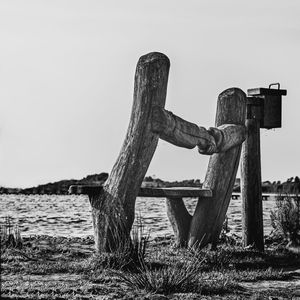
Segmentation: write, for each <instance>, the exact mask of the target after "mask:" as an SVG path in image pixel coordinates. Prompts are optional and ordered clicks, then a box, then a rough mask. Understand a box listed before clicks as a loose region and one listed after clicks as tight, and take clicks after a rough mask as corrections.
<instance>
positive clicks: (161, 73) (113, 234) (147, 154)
mask: <svg viewBox="0 0 300 300" xmlns="http://www.w3.org/2000/svg"><path fill="white" fill-rule="evenodd" d="M169 67H170V62H169V59H168V58H167V56H165V55H164V54H162V53H156V52H154V53H149V54H147V55H144V56H142V57H141V58H140V59H139V62H138V64H137V67H136V73H135V86H134V97H133V98H134V99H133V106H132V112H131V118H130V122H129V127H128V130H127V134H126V137H125V141H124V143H123V146H122V149H121V152H120V154H119V157H118V159H117V161H116V163H115V165H114V166H113V169H112V171H111V172H110V175H109V177H108V179H107V181H106V182H105V184H104V186H103V188H102V189H101V190H100V191H99V193H96V194H95V195H93V196H91V197H90V203H91V206H92V217H93V225H94V236H95V247H96V251H97V252H103V251H113V250H114V249H116V247H120V246H121V247H122V245H120V244H119V245H118V243H120V242H123V240H128V239H129V238H130V230H131V227H132V224H133V221H134V215H135V200H136V197H137V195H138V193H139V190H140V187H141V184H142V181H143V179H144V177H145V174H146V172H147V169H148V167H149V164H150V162H151V159H152V157H153V154H154V151H155V149H156V147H157V143H158V139H159V137H158V135H157V134H155V133H153V132H152V130H151V116H152V109H153V107H155V106H158V107H164V105H165V100H166V94H167V82H168V74H169ZM108 130H109V128H108Z"/></svg>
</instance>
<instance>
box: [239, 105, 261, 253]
mask: <svg viewBox="0 0 300 300" xmlns="http://www.w3.org/2000/svg"><path fill="white" fill-rule="evenodd" d="M248 108H249V109H251V108H250V107H249V106H248ZM249 117H251V116H249ZM246 130H247V133H246V140H245V142H244V144H243V147H242V158H241V177H242V178H241V191H242V227H243V244H244V246H250V245H253V246H254V247H255V248H256V249H258V250H260V251H264V233H263V208H262V194H261V159H260V121H259V119H252V118H251V119H247V120H246Z"/></svg>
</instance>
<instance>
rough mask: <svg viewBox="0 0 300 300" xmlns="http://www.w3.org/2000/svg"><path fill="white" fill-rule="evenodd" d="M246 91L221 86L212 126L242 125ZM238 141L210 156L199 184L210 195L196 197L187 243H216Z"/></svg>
mask: <svg viewBox="0 0 300 300" xmlns="http://www.w3.org/2000/svg"><path fill="white" fill-rule="evenodd" d="M245 115H246V95H245V93H244V92H243V91H242V90H240V89H237V88H231V89H228V90H225V91H224V92H223V93H221V94H220V95H219V98H218V104H217V113H216V122H215V126H216V127H218V126H221V125H223V124H235V125H242V126H243V125H244V124H245ZM240 153H241V145H240V146H237V147H234V148H231V149H229V150H228V151H226V152H222V153H218V154H213V155H212V156H211V157H210V160H209V164H208V168H207V173H206V177H205V181H204V184H203V188H208V189H211V190H212V191H213V196H212V198H203V199H201V201H198V203H197V206H196V210H195V213H194V216H193V218H192V221H191V227H190V233H189V242H188V245H189V246H190V247H198V246H201V247H203V246H205V245H207V244H209V243H212V245H213V246H214V245H215V244H216V243H217V240H218V237H219V234H220V232H221V229H222V225H223V223H224V220H225V215H226V211H227V209H228V206H229V202H230V198H231V193H232V188H233V185H234V181H235V177H236V172H237V168H238V164H239V158H240Z"/></svg>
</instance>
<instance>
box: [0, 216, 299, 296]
mask: <svg viewBox="0 0 300 300" xmlns="http://www.w3.org/2000/svg"><path fill="white" fill-rule="evenodd" d="M225 231H226V230H225ZM115 238H116V239H118V235H116V236H115ZM276 239H277V240H276V241H275V242H276V244H274V243H273V242H272V240H271V239H269V240H268V244H267V246H268V247H267V249H266V251H265V252H264V253H262V252H258V251H255V250H251V249H247V250H246V249H243V248H242V247H241V242H240V240H239V239H238V238H232V237H231V238H228V237H227V236H226V232H224V234H222V239H221V241H222V243H221V244H220V246H219V247H218V249H217V250H214V251H212V250H210V251H209V250H207V249H202V250H198V251H191V250H188V249H178V248H173V247H172V244H173V240H172V239H170V238H168V239H167V238H164V239H156V240H154V241H151V242H150V241H149V235H146V234H145V232H144V227H143V223H142V220H141V219H139V220H138V222H137V225H136V226H135V227H134V228H133V230H132V236H131V241H130V242H129V241H125V242H124V240H123V239H120V240H117V243H116V244H117V245H119V247H118V248H117V249H116V250H115V251H114V252H113V253H103V254H101V255H95V254H94V241H93V238H92V237H87V238H68V237H50V236H32V237H23V238H22V237H21V235H20V232H19V230H18V226H17V224H12V222H11V220H10V219H8V218H6V220H5V223H4V225H2V227H1V276H2V278H1V279H2V281H1V282H2V287H1V288H2V289H1V292H2V294H3V296H5V297H8V298H9V299H96V298H97V297H98V296H99V295H103V296H104V295H108V296H107V297H108V298H107V299H151V297H153V295H155V294H159V295H161V297H168V298H170V299H199V297H202V296H205V297H206V299H214V298H215V297H218V299H248V298H249V299H270V297H271V296H272V295H275V296H280V297H286V298H287V299H289V298H288V297H291V295H293V290H291V289H286V290H276V291H273V294H272V293H271V292H266V291H264V292H259V293H258V294H257V298H253V297H252V295H251V294H249V292H247V291H245V289H243V288H241V286H240V282H241V281H244V282H256V281H258V280H290V279H291V275H290V274H289V273H287V272H284V269H286V268H300V255H299V254H295V253H291V252H289V251H288V250H287V249H286V248H285V247H283V246H282V243H278V236H277V237H276ZM162 295H164V296H162ZM251 297H252V298H251ZM1 299H2V298H1ZM105 299H106V298H105Z"/></svg>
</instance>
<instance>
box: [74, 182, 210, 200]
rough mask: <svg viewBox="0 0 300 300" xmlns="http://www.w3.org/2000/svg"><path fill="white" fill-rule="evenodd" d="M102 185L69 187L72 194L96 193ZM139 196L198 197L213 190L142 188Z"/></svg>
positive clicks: (206, 194)
mask: <svg viewBox="0 0 300 300" xmlns="http://www.w3.org/2000/svg"><path fill="white" fill-rule="evenodd" d="M102 188H103V187H102V186H101V185H71V186H70V188H69V193H70V194H76V195H79V194H86V195H95V194H98V193H100V192H101V191H102ZM138 196H139V197H151V198H152V197H154V198H184V197H186V198H198V197H212V191H211V190H209V189H200V188H184V187H180V188H141V189H140V191H139V193H138Z"/></svg>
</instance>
